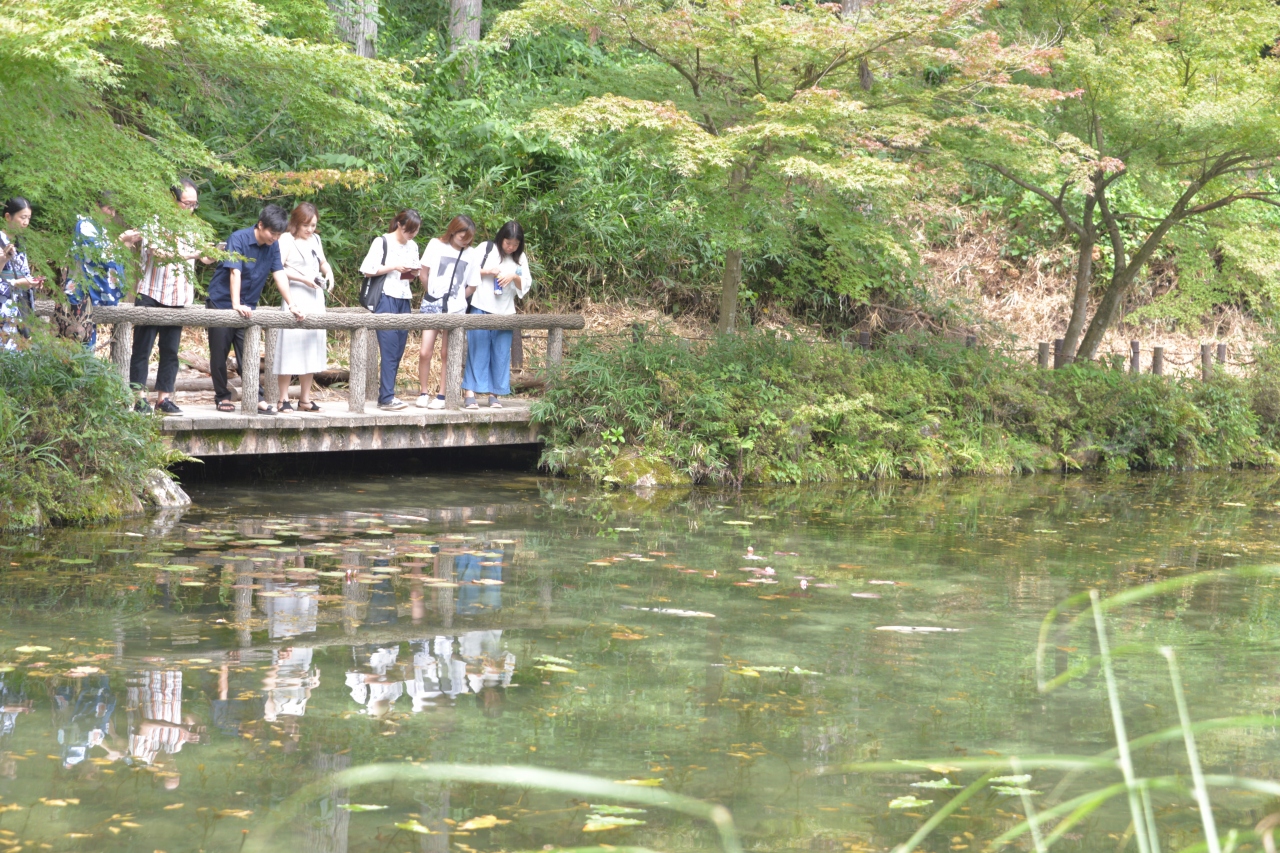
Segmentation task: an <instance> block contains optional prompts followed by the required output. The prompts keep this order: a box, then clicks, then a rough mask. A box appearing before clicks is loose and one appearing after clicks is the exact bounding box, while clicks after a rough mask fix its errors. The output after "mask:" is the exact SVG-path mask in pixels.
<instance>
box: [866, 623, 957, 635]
mask: <svg viewBox="0 0 1280 853" xmlns="http://www.w3.org/2000/svg"><path fill="white" fill-rule="evenodd" d="M876 630H877V631H893V632H894V633H896V634H958V633H960V632H961V631H962V630H964V629H963V628H937V627H934V626H932V625H924V626H918V627H917V626H913V625H880V626H878V627H877V628H876Z"/></svg>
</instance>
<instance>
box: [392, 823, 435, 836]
mask: <svg viewBox="0 0 1280 853" xmlns="http://www.w3.org/2000/svg"><path fill="white" fill-rule="evenodd" d="M396 829H403V830H405V831H407V832H416V833H418V834H419V835H439V834H440V833H438V832H434V831H432V830H430V829H427V828H426V827H425V826H423V825H422V824H420V823H418V822H417V821H416V820H407V821H405V822H404V823H397V824H396Z"/></svg>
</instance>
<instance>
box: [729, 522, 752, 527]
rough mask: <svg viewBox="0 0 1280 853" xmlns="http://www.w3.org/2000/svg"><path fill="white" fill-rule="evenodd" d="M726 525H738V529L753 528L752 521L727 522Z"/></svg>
mask: <svg viewBox="0 0 1280 853" xmlns="http://www.w3.org/2000/svg"><path fill="white" fill-rule="evenodd" d="M725 524H733V525H736V526H738V527H750V526H751V522H750V521H726V522H725Z"/></svg>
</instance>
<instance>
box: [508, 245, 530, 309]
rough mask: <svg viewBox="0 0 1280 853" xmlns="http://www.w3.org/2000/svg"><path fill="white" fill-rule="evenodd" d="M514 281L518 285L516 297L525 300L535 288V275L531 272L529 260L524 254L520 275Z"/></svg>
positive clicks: (521, 256) (521, 260)
mask: <svg viewBox="0 0 1280 853" xmlns="http://www.w3.org/2000/svg"><path fill="white" fill-rule="evenodd" d="M512 281H514V282H515V284H516V296H518V297H520V298H521V299H524V298H525V297H526V296H527V295H529V289H530V288H532V287H533V273H531V272H529V258H528V257H526V256H525V254H524V253H523V252H521V253H520V275H518V276H516V277H515V278H514V279H512Z"/></svg>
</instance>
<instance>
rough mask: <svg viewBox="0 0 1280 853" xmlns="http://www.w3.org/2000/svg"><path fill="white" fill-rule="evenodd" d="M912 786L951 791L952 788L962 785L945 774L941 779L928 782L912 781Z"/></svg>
mask: <svg viewBox="0 0 1280 853" xmlns="http://www.w3.org/2000/svg"><path fill="white" fill-rule="evenodd" d="M911 787H912V788H934V789H937V790H939V791H949V790H951V789H952V788H959V787H960V786H959V785H957V784H956V783H955V782H952V781H951V780H950V779H948V778H947V777H946V776H943V777H942V778H941V779H933V780H930V781H928V782H912V783H911Z"/></svg>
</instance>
